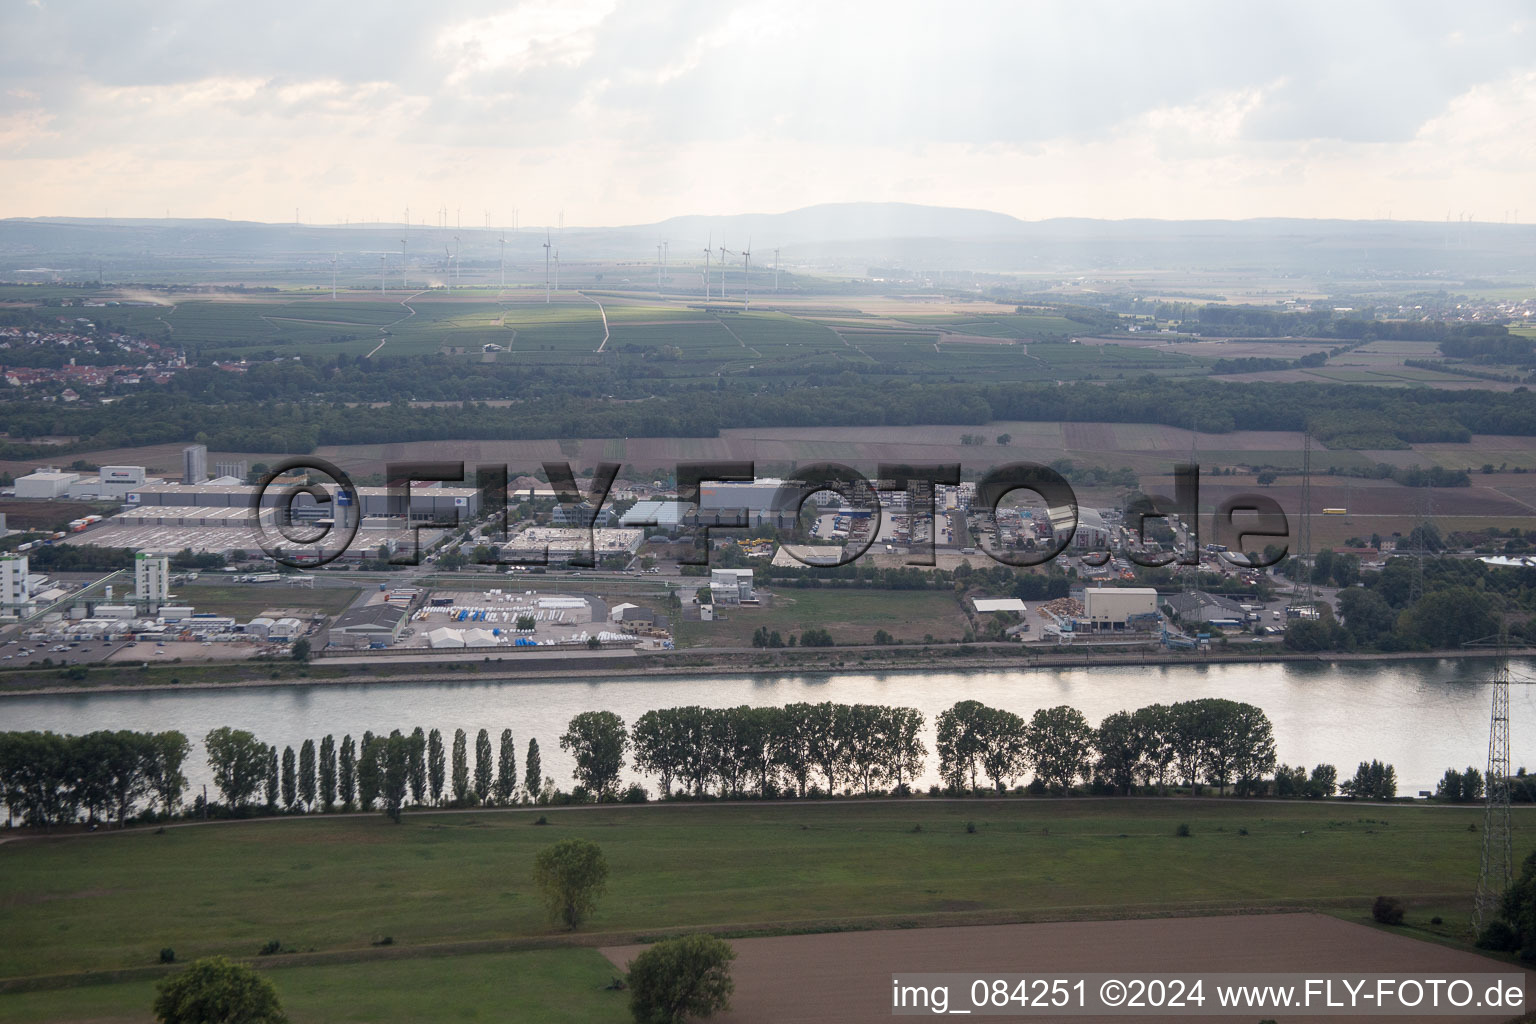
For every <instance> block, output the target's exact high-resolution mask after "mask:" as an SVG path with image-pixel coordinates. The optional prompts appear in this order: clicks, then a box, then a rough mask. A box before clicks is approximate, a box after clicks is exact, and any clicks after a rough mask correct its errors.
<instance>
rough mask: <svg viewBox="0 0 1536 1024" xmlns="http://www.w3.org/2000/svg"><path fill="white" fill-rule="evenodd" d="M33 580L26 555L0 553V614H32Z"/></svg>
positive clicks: (17, 615) (18, 615) (20, 615)
mask: <svg viewBox="0 0 1536 1024" xmlns="http://www.w3.org/2000/svg"><path fill="white" fill-rule="evenodd" d="M33 582H34V581H33V577H32V575H31V570H30V567H29V565H28V562H27V556H26V555H11V554H6V555H0V616H15V617H22V616H26V615H30V614H32V611H33V610H34V602H33V598H32V584H33Z"/></svg>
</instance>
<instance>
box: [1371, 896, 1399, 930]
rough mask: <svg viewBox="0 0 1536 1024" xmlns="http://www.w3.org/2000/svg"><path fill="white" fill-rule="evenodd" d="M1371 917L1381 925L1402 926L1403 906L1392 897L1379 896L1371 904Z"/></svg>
mask: <svg viewBox="0 0 1536 1024" xmlns="http://www.w3.org/2000/svg"><path fill="white" fill-rule="evenodd" d="M1371 916H1372V917H1373V918H1375V919H1376V921H1377V922H1378V923H1380V924H1402V923H1403V904H1402V901H1401V900H1397V899H1394V898H1393V897H1391V896H1377V897H1376V902H1375V903H1373V904H1371Z"/></svg>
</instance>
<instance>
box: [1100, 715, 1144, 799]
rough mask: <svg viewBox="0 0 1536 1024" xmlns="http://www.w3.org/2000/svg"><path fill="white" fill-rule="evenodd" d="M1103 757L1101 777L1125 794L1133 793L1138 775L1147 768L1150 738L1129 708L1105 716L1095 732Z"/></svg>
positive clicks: (1108, 784)
mask: <svg viewBox="0 0 1536 1024" xmlns="http://www.w3.org/2000/svg"><path fill="white" fill-rule="evenodd" d="M1094 746H1095V747H1097V748H1098V751H1099V760H1098V763H1097V764H1096V765H1095V766H1094V771H1095V773H1096V775H1097V776H1098V778H1099V779H1100V780H1101V781H1102V782H1103V783H1104V784H1105V785H1107V786H1111V787H1113V788H1114V790H1115V791H1116V792H1118V793H1120V794H1121V795H1124V796H1129V795H1130V792H1131V787H1132V786H1134V785H1135V784H1136V777H1137V776H1138V775H1140V774H1141V773H1142V771H1143V770H1144V768H1143V766H1144V763H1145V762H1144V761H1143V758H1144V757H1145V755H1146V739H1145V737H1144V736H1143V735H1142V732H1141V729H1140V728H1139V727H1138V723H1137V721H1136V717H1135V716H1134V715H1132V714H1131V713H1130V712H1128V711H1116V712H1115V713H1114V714H1110V715H1105V716H1104V721H1102V722H1100V723H1099V728H1098V731H1097V732H1096V733H1094Z"/></svg>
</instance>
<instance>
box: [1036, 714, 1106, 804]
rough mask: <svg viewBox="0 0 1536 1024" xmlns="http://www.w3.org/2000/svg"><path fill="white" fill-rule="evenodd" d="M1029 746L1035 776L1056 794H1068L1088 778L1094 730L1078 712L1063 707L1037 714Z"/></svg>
mask: <svg viewBox="0 0 1536 1024" xmlns="http://www.w3.org/2000/svg"><path fill="white" fill-rule="evenodd" d="M1027 742H1028V747H1029V756H1030V759H1031V760H1032V761H1033V762H1034V764H1035V774H1036V775H1037V776H1038V777H1039V778H1040V779H1041V781H1043V782H1044V783H1045V784H1046V785H1047V786H1052V787H1054V788H1055V789H1056V790H1057V792H1060V793H1066V792H1067V791H1068V790H1070V789H1071V788H1072V784H1073V783H1074V782H1076V781H1077V779H1078V778H1080V777H1086V776H1087V775H1088V753H1089V751H1090V750H1091V749H1092V746H1093V728H1092V727H1091V726H1089V724H1088V720H1087V719H1086V718H1084V717H1083V713H1082V712H1081V711H1078V710H1077V709H1076V708H1074V707H1070V706H1068V705H1066V704H1062V705H1060V706H1058V707H1054V708H1041V709H1039V710H1038V711H1036V712H1035V714H1034V717H1033V718H1032V719H1031V720H1030V723H1029V730H1028V740H1027Z"/></svg>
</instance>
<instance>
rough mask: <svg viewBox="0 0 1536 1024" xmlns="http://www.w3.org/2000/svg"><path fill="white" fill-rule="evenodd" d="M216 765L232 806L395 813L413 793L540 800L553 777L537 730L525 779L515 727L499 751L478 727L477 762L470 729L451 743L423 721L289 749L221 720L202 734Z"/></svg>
mask: <svg viewBox="0 0 1536 1024" xmlns="http://www.w3.org/2000/svg"><path fill="white" fill-rule="evenodd" d="M203 745H204V747H205V748H206V749H207V751H208V766H209V768H211V769H212V771H213V781H214V785H215V786H216V787H217V788H218V790H219V794H220V796H221V797H222V798H223V803H224V805H225V806H226V807H228V808H231V809H236V810H238V809H242V808H248V807H252V806H259V803H260V801H259V798H265V806H266V809H267V810H269V811H273V810H278V809H282V810H286V811H290V812H303V811H333V810H337V809H341V810H354V809H356V808H362V809H364V810H368V809H371V808H375V807H377V808H381V809H382V810H383V811H384V812H385V813H386V814H388V815H389V816H390V817H392V818H394V819H395V820H397V821H398V820H399V818H400V810H401V808H402V807H403V806H404V805H405V803H406V800H407V798H409V800H410V802H411V803H415V804H432V805H434V806H440V805H442V804H443V803H444V802H445V800H446V801H449V802H451V803H453V804H454V805H457V806H469V805H474V804H483V805H498V806H506V805H510V804H515V803H521V802H523V800H524V799H537V798H538V797H539V795H540V794H541V792H542V791H543V790H544V788H545V787H546V785H548V782H547V780H546V779H545V778H544V775H543V768H542V765H541V762H540V758H539V741H538V740H536V739H530V740H529V741H528V747H527V751H526V753H525V755H524V759H523V769H524V770H523V775H522V779H523V782H522V784H521V785H520V784H519V781H518V756H517V746H516V744H515V742H514V741H513V739H512V730H511V729H503V730H502V731H501V739H500V743H499V745H498V747H497V748H496V750H495V751H494V752H493V749H492V746H491V735H490V733H489V732H488V731H487V730H485V729H481V730H480V731H479V733H478V734H477V735H476V736H475V751H474V762H473V766H471V762H470V753H469V736H468V734H467V733H466V732H465V731H464V730H463V729H458V730H455V732H454V734H453V746H452V750H451V752H450V751H449V750H448V749H447V748H446V747H445V746H444V743H443V734H442V733H441V732H440V731H439V730H437V729H432V730H430V731H426V730H423V729H422V728H421V727H420V726H417V727H416V728H415V729H414V730H413V731H412V732H410V733H409V734H407V733H402V732H401V731H400V730H398V729H396V730H394V731H393V732H391V733H390V734H389V735H387V736H376V735H374V734H373V733H372V732H364V733H363V735H362V740H361V741H360V742H359V741H354V740H353V739H352V736H351V735H350V734H349V735H346V736H343V737H342V738H341V742H340V743H338V742H337V741H336V738H335V737H334V736H331V735H327V736H326V737H325V738H323V739H322V740H320V742H319V744H318V745H317V744H316V743H315V741H314V740H305V741H304V742H303V743H302V744H300V746H299V749H298V751H297V752H295V751H294V749H293V748H292V747H284V748H283V751H282V754H281V755H279V754H278V750H277V748H276V747H274V746H267V745H266V744H264V743H262V742H261V741H260V740H259V739H257V738H256V737H255V736H254V735H253V734H251V733H249V732H247V731H245V730H243V729H231V728H228V727H222V728H218V729H214V730H213V731H212V732H210V733H209V734H208V735H207V737H205V738H204V740H203Z"/></svg>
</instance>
